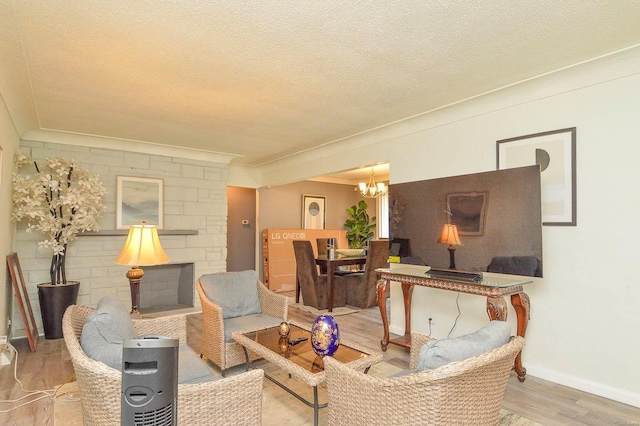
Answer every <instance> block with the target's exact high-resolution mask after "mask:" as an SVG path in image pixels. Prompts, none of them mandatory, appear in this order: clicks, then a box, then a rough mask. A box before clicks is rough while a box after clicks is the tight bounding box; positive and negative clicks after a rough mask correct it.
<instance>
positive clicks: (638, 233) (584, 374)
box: [262, 50, 640, 407]
mask: <svg viewBox="0 0 640 426" xmlns="http://www.w3.org/2000/svg"><path fill="white" fill-rule="evenodd" d="M574 126H575V127H577V208H578V213H577V222H578V225H577V226H576V227H544V228H543V251H544V259H543V261H544V274H545V277H544V278H543V279H535V282H534V283H533V284H531V285H529V286H528V287H527V290H526V291H527V293H528V294H529V296H530V297H531V321H530V323H529V329H528V332H527V336H526V338H527V346H526V348H525V349H524V356H523V361H524V365H525V367H526V368H527V370H528V374H530V375H532V376H537V377H541V378H544V379H548V380H551V381H554V382H557V383H561V384H565V385H568V386H571V387H574V388H578V389H582V390H586V391H588V392H591V393H595V394H599V395H602V396H605V397H608V398H611V399H615V400H618V401H621V402H625V403H628V404H631V405H635V406H638V407H640V364H638V362H637V354H638V353H639V352H640V314H639V312H638V307H637V303H636V301H637V300H640V275H639V274H638V273H637V272H636V269H637V268H636V265H635V261H637V259H636V258H637V254H638V249H637V240H638V239H639V237H640V220H638V212H640V190H639V187H638V185H639V184H638V182H639V181H640V168H639V167H638V160H639V159H640V148H638V135H640V51H638V50H635V51H628V52H625V53H622V54H619V55H617V56H612V57H609V58H603V59H601V60H598V61H594V62H592V63H588V64H584V65H582V66H579V67H575V68H571V69H567V70H564V71H561V72H557V73H555V74H551V75H548V76H546V77H542V78H539V79H536V80H532V81H529V82H525V83H522V84H520V85H517V86H514V87H511V88H506V89H504V90H501V91H498V92H494V93H492V94H488V95H485V96H482V97H479V98H476V99H473V100H469V101H467V102H465V103H461V104H458V105H454V106H451V107H449V108H446V109H442V110H440V111H434V112H432V113H430V114H426V115H424V116H421V117H416V118H413V119H410V120H407V121H404V122H400V123H397V124H394V125H391V126H388V127H386V128H383V129H379V130H376V131H372V132H370V133H367V134H362V135H359V136H356V137H354V138H352V139H350V140H347V141H341V142H340V143H339V144H336V145H335V146H333V147H328V148H327V149H325V150H323V151H321V152H307V153H304V154H302V155H299V156H296V157H293V158H290V159H287V160H286V162H285V161H283V162H276V163H272V164H269V165H266V166H264V167H263V175H262V177H263V181H262V184H263V185H271V184H277V183H282V182H286V181H293V180H299V179H304V178H305V177H311V176H317V175H320V174H322V173H330V172H332V171H337V170H345V169H348V168H354V167H357V166H359V165H361V164H367V163H374V162H381V161H389V163H390V170H391V176H390V181H391V183H392V184H393V183H401V182H409V181H414V180H421V179H430V178H435V177H443V176H453V175H459V174H467V173H474V172H483V171H488V170H495V167H496V141H497V140H501V139H505V138H509V137H515V136H522V135H527V134H533V133H538V132H542V131H547V130H555V129H561V128H567V127H574ZM452 157H454V158H455V159H456V161H455V162H451V161H450V158H452ZM413 300H414V305H413V306H414V309H413V328H414V329H415V330H418V331H422V332H428V327H426V324H427V323H428V322H427V321H426V314H429V313H435V314H436V321H435V324H434V327H433V330H432V334H433V335H434V336H435V337H438V338H442V337H446V336H447V334H448V333H449V330H450V329H451V328H452V327H453V324H454V322H455V318H456V316H457V308H456V294H453V293H447V292H444V291H438V290H431V289H423V288H417V289H416V290H415V291H414V296H413ZM459 304H460V311H461V315H460V318H459V319H458V321H457V326H456V327H455V329H454V331H453V333H451V336H456V335H460V334H464V333H467V332H470V331H472V330H475V329H477V328H479V327H480V326H481V325H482V324H483V323H484V322H486V321H487V316H486V313H485V302H484V300H482V299H481V298H479V297H477V296H470V295H460V298H459ZM402 310H403V308H402V297H401V295H400V290H399V286H397V285H396V286H394V288H392V317H391V321H392V322H391V328H392V332H396V333H402V332H403V330H404V321H403V315H401V313H402ZM510 315H511V317H510V318H509V322H510V323H511V324H512V325H513V328H514V329H515V318H514V317H515V315H514V313H513V310H511V311H510Z"/></svg>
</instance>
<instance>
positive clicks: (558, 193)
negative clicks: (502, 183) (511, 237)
mask: <svg viewBox="0 0 640 426" xmlns="http://www.w3.org/2000/svg"><path fill="white" fill-rule="evenodd" d="M496 145H497V147H496V150H497V168H498V170H501V169H511V168H514V167H524V166H531V165H535V164H538V165H539V166H540V184H541V188H542V224H543V225H548V226H576V210H577V209H576V128H575V127H570V128H567V129H560V130H552V131H549V132H542V133H536V134H532V135H525V136H518V137H515V138H510V139H503V140H499V141H497V142H496Z"/></svg>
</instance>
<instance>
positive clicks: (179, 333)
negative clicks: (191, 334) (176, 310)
mask: <svg viewBox="0 0 640 426" xmlns="http://www.w3.org/2000/svg"><path fill="white" fill-rule="evenodd" d="M133 328H134V329H135V331H136V334H137V335H138V336H146V335H149V334H156V335H161V336H167V337H172V338H174V339H179V340H180V344H181V345H186V344H187V316H186V315H185V314H179V315H169V316H166V317H158V318H141V319H134V320H133Z"/></svg>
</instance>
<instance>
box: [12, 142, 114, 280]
mask: <svg viewBox="0 0 640 426" xmlns="http://www.w3.org/2000/svg"><path fill="white" fill-rule="evenodd" d="M14 162H15V166H16V170H20V169H22V168H24V166H26V165H27V164H31V165H32V166H33V167H34V168H35V172H36V173H35V174H34V175H30V174H23V173H18V172H14V173H13V213H12V215H11V219H12V220H14V221H16V222H20V221H22V220H26V222H27V232H31V231H33V230H36V231H40V232H43V233H44V234H45V235H46V236H47V237H48V238H47V239H45V240H44V241H41V242H39V243H38V244H39V245H40V246H41V247H46V248H50V249H52V250H53V258H52V259H51V268H50V270H49V272H50V275H51V283H52V284H53V285H57V284H66V282H67V278H66V273H65V254H66V248H67V245H68V244H69V243H70V242H71V241H73V240H74V239H75V237H76V235H78V234H79V233H80V232H84V231H97V230H98V229H99V227H98V219H99V218H100V216H101V215H102V212H104V206H103V204H102V196H103V195H104V194H105V192H106V191H105V189H104V187H103V186H102V182H101V181H100V178H99V176H97V175H94V174H92V173H90V172H88V171H87V170H86V169H84V168H83V167H82V166H80V164H78V163H77V162H76V161H67V160H65V159H62V158H48V159H46V160H45V161H44V162H43V163H42V165H41V166H39V165H38V164H37V163H36V162H35V161H32V160H31V158H30V157H29V156H27V155H24V154H17V155H16V156H15V160H14Z"/></svg>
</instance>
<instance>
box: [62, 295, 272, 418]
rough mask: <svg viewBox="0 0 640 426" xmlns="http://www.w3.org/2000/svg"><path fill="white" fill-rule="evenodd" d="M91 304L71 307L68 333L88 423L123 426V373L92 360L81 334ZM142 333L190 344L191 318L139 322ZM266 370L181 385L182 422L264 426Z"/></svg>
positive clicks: (65, 324)
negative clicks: (189, 323)
mask: <svg viewBox="0 0 640 426" xmlns="http://www.w3.org/2000/svg"><path fill="white" fill-rule="evenodd" d="M93 310H94V309H93V308H90V307H87V306H78V305H72V306H70V307H69V308H67V310H66V312H65V314H64V317H63V320H62V329H63V334H64V341H65V343H66V345H67V349H68V351H69V354H70V355H71V362H72V363H73V369H74V370H75V373H76V379H77V381H78V386H79V388H80V401H81V403H82V416H83V423H84V424H85V425H100V426H102V425H113V426H119V425H120V403H121V400H120V395H121V386H122V374H121V372H120V371H119V370H116V369H113V368H111V367H108V366H107V365H106V364H103V363H102V362H99V361H95V360H93V359H91V358H89V357H88V356H87V355H86V354H85V353H84V351H83V350H82V347H81V346H80V335H81V333H82V327H83V326H84V324H85V320H86V318H87V316H88V315H89V314H90V313H91V312H93ZM133 322H134V328H135V330H136V333H137V334H138V335H146V334H161V335H165V336H169V337H173V338H178V339H180V344H186V341H187V330H186V316H185V315H173V316H167V317H162V318H156V319H138V320H133ZM263 377H264V372H263V371H262V370H252V371H250V372H247V373H243V374H239V375H236V376H233V377H230V378H227V379H222V380H217V381H213V382H206V383H199V384H179V385H178V424H179V425H200V424H207V425H209V424H211V425H216V424H225V425H227V424H234V425H260V424H261V422H262V385H263V383H262V382H263Z"/></svg>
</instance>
